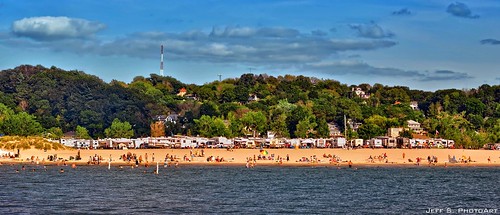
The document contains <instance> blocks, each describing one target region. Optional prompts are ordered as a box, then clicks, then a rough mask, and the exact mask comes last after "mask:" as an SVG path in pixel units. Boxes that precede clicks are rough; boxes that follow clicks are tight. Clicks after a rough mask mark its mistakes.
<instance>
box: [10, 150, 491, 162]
mask: <svg viewBox="0 0 500 215" xmlns="http://www.w3.org/2000/svg"><path fill="white" fill-rule="evenodd" d="M264 150H265V152H264V151H262V150H259V149H234V150H232V151H229V150H226V149H203V157H202V156H201V153H202V149H128V150H87V149H81V150H77V149H65V150H49V151H44V150H37V149H30V150H21V151H20V154H21V155H20V158H16V159H11V158H1V159H0V162H1V163H27V164H28V163H38V164H43V165H62V164H63V162H62V160H67V161H66V162H65V163H66V165H68V164H73V163H75V164H76V165H88V164H89V161H90V160H91V159H92V157H93V156H95V155H97V156H99V157H101V158H102V160H101V162H100V163H101V165H107V164H108V161H109V159H110V158H111V164H112V165H135V160H132V161H130V162H129V161H127V160H126V159H125V161H124V160H123V159H122V158H123V155H125V156H126V155H127V154H132V155H134V154H135V155H136V157H137V158H139V157H140V158H142V162H141V163H140V164H139V165H145V164H146V162H147V163H148V164H149V165H156V162H159V164H161V165H163V164H164V162H165V157H166V155H167V154H168V156H169V158H172V157H173V158H174V160H173V161H170V160H169V161H170V163H171V164H174V163H178V165H192V164H195V165H241V166H245V165H246V163H247V159H250V160H253V159H254V158H255V159H256V161H255V165H276V166H279V165H283V166H294V165H347V164H348V161H351V162H352V164H353V165H375V166H391V165H392V166H398V165H416V161H417V158H421V161H420V165H429V162H428V160H427V159H428V157H431V158H433V157H435V158H437V162H433V165H439V166H443V165H447V166H448V165H453V166H500V151H498V150H465V149H354V150H346V149H264ZM78 151H80V156H81V158H82V159H81V160H78V161H75V160H70V157H76V156H77V154H78ZM191 154H193V156H191ZM54 155H57V157H58V158H59V161H58V162H54V161H49V160H48V157H49V156H54ZM259 155H260V156H261V159H259ZM330 155H331V156H330ZM211 156H213V159H209V158H211ZM264 156H265V158H263V157H264ZM287 156H288V158H289V160H288V161H287ZM370 156H371V157H372V159H370ZM449 156H450V157H453V156H455V158H456V159H457V161H458V163H450V162H449V159H448V157H449ZM217 157H218V158H219V160H220V159H223V160H222V161H221V162H217V161H215V160H216V159H217ZM332 157H334V158H336V159H332ZM469 157H470V160H471V161H472V162H467V163H463V162H460V159H462V158H465V159H466V160H468V159H469ZM269 158H274V159H269ZM488 158H489V161H488ZM32 159H33V160H32ZM61 159H62V160H61ZM153 159H154V160H153ZM409 159H410V160H411V161H410V160H409ZM280 160H281V162H280ZM333 160H338V162H335V161H333ZM252 163H253V161H252Z"/></svg>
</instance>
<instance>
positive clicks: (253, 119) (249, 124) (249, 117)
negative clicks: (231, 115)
mask: <svg viewBox="0 0 500 215" xmlns="http://www.w3.org/2000/svg"><path fill="white" fill-rule="evenodd" d="M241 122H242V123H243V125H244V126H245V127H246V128H247V130H248V131H250V132H252V133H253V137H256V135H257V134H261V133H263V132H265V131H266V127H267V119H266V116H265V115H264V114H263V113H262V112H261V111H257V112H254V111H251V112H248V113H247V114H245V116H243V118H242V119H241Z"/></svg>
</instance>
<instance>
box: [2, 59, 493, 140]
mask: <svg viewBox="0 0 500 215" xmlns="http://www.w3.org/2000/svg"><path fill="white" fill-rule="evenodd" d="M356 88H359V89H358V90H361V91H363V93H366V95H369V96H359V95H358V94H357V93H355V92H354V91H353V89H356ZM184 90H185V93H186V94H185V95H183V93H181V94H179V92H180V91H184ZM412 101H416V102H417V103H418V109H416V110H415V109H414V108H412V107H411V106H410V103H411V102H412ZM165 116H175V117H171V118H170V119H171V120H170V121H168V120H165V123H161V124H160V126H158V123H155V122H156V121H157V120H158V119H165ZM344 116H345V117H346V118H347V119H348V120H349V121H350V122H353V124H357V125H359V128H357V129H356V131H354V130H353V129H351V128H350V127H349V128H348V129H347V131H348V132H347V135H348V138H354V137H360V138H363V139H369V138H372V137H375V136H380V135H384V134H385V133H386V132H387V129H388V128H390V127H405V126H407V125H406V122H407V120H414V121H417V122H420V123H421V124H422V127H423V128H424V129H425V130H426V131H428V133H429V134H428V135H429V136H431V137H434V136H439V137H441V138H446V139H453V140H455V142H456V143H457V144H458V145H461V146H465V147H474V148H477V147H482V145H484V144H485V143H493V142H500V86H489V85H482V86H480V87H478V88H477V89H467V90H457V89H447V90H438V91H436V92H426V91H421V90H411V89H409V88H408V87H405V86H393V87H391V86H384V85H381V84H374V85H373V86H371V85H369V84H361V85H359V86H348V85H346V84H342V83H339V82H338V81H335V80H322V79H317V78H312V77H304V76H291V75H285V76H278V77H273V76H268V75H265V74H261V75H254V74H244V75H242V76H241V77H239V78H234V79H225V80H222V81H214V82H211V83H207V84H204V85H201V86H200V85H194V84H184V83H182V82H180V81H178V80H176V79H175V78H172V77H162V76H159V75H156V74H151V75H150V77H142V76H137V77H135V78H134V80H133V81H132V82H131V83H124V82H121V81H116V80H113V81H111V82H110V83H106V82H104V81H102V80H101V79H99V78H98V77H96V76H92V75H88V74H85V73H84V72H81V71H64V70H62V69H59V68H56V67H51V68H45V67H43V66H30V65H22V66H19V67H16V68H14V69H8V70H3V71H1V72H0V134H4V135H20V136H28V135H46V136H51V137H55V138H57V137H60V136H62V133H64V132H68V131H76V134H77V136H79V137H83V138H103V137H118V136H120V135H121V136H127V137H132V136H136V137H144V136H150V135H152V134H153V136H154V135H165V134H166V135H174V134H183V135H200V136H205V137H212V136H220V135H224V136H228V137H238V136H261V135H265V134H266V132H267V131H273V132H274V133H275V134H276V135H277V136H280V137H301V138H304V137H327V136H329V135H330V134H329V132H330V130H329V127H328V124H336V125H337V126H338V127H339V130H341V131H344ZM120 129H122V130H123V129H125V130H127V132H123V131H120ZM158 129H160V130H161V131H159V132H158V131H157V130H158ZM155 130H156V131H155ZM120 132H122V133H120ZM403 135H406V136H411V135H412V134H411V131H410V132H404V134H403Z"/></svg>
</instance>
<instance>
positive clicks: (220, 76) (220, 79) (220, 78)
mask: <svg viewBox="0 0 500 215" xmlns="http://www.w3.org/2000/svg"><path fill="white" fill-rule="evenodd" d="M217 76H219V82H221V81H222V75H221V74H218V75H217Z"/></svg>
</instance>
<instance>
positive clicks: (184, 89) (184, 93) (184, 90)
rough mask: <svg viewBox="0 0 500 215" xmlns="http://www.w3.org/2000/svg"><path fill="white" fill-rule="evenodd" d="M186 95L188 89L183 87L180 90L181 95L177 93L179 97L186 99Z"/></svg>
mask: <svg viewBox="0 0 500 215" xmlns="http://www.w3.org/2000/svg"><path fill="white" fill-rule="evenodd" d="M186 93H187V90H186V88H184V87H183V88H181V89H180V90H179V93H177V95H178V96H180V97H184V95H186Z"/></svg>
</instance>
